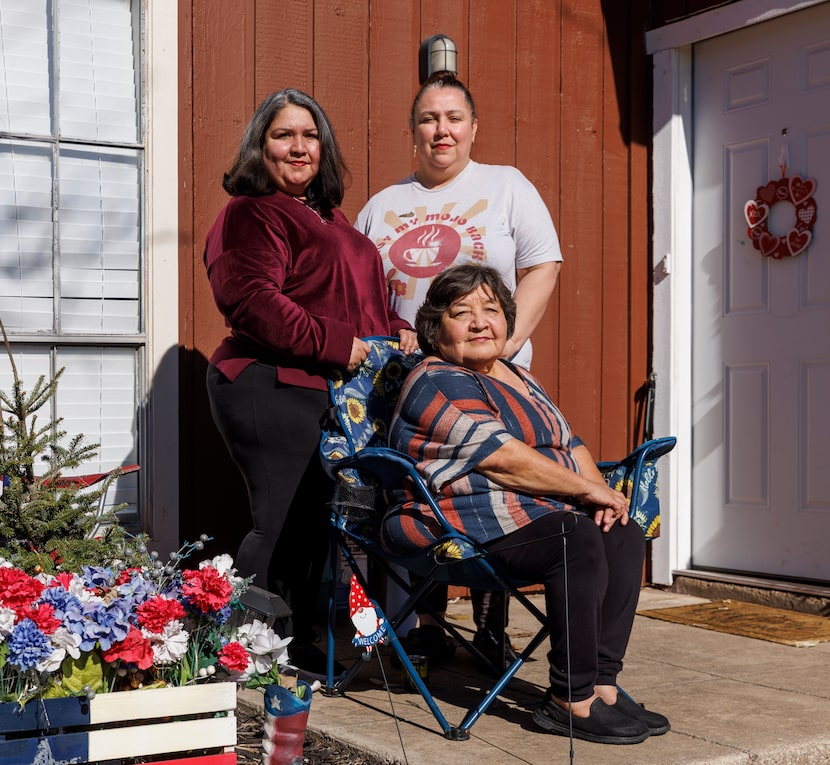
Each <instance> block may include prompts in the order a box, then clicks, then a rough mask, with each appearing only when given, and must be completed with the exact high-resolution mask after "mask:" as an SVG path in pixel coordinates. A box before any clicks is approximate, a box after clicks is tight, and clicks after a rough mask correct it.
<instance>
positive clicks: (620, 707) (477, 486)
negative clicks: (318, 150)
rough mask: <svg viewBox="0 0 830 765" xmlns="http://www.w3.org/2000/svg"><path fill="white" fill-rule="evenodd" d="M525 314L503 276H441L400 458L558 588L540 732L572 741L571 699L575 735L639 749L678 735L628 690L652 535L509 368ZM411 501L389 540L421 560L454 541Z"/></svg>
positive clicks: (553, 592) (536, 392)
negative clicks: (517, 325)
mask: <svg viewBox="0 0 830 765" xmlns="http://www.w3.org/2000/svg"><path fill="white" fill-rule="evenodd" d="M515 315H516V308H515V303H514V301H513V298H512V297H511V295H510V292H509V290H508V289H507V287H506V286H505V285H504V283H503V282H502V281H501V278H500V277H499V275H498V274H497V272H496V271H494V270H493V269H491V268H489V267H482V266H475V265H462V266H456V267H453V268H450V269H448V270H446V271H444V272H443V273H441V274H439V275H438V276H437V277H436V278H435V280H434V281H433V283H432V285H431V286H430V288H429V291H428V293H427V297H426V301H425V302H424V304H423V306H422V307H421V309H420V310H419V311H418V315H417V319H416V329H417V332H418V342H419V344H420V346H421V348H422V349H423V351H424V353H425V354H427V356H426V358H425V359H424V361H423V362H422V363H421V364H419V365H418V366H417V367H416V368H415V369H414V370H413V371H412V372H411V373H410V374H409V376H408V378H407V380H406V383H405V384H404V387H403V390H402V391H401V396H400V400H399V402H398V408H397V410H396V412H395V416H394V418H393V420H392V426H391V431H390V438H389V442H390V446H392V447H393V448H395V449H398V450H400V451H402V452H405V453H407V454H409V455H410V456H411V457H413V458H414V459H415V460H417V468H418V471H419V473H421V474H422V475H423V476H424V478H425V479H426V481H427V483H428V485H429V486H430V488H431V489H432V490H433V492H434V493H435V495H436V497H437V498H438V504H439V507H440V508H441V510H442V512H443V513H444V515H445V516H446V518H447V520H448V521H449V522H450V524H452V525H453V526H455V527H456V528H458V529H459V530H460V531H462V532H464V533H465V534H467V535H468V536H470V537H471V538H472V539H474V540H475V541H476V542H478V543H480V544H482V545H483V546H485V547H486V548H487V550H488V558H489V559H490V560H491V561H494V562H496V563H498V565H500V566H501V567H502V568H503V570H505V571H506V572H508V573H509V575H511V576H513V577H517V578H520V579H522V580H527V581H534V582H542V583H543V584H544V587H545V601H546V608H547V615H548V618H549V620H550V625H549V628H550V634H551V638H550V643H551V650H550V652H549V653H548V660H549V662H550V688H549V689H548V692H547V695H546V696H545V700H544V703H543V704H542V706H541V707H540V708H539V709H537V710H536V711H535V712H534V715H533V719H534V721H535V722H536V723H537V724H538V725H539V726H541V727H542V728H543V729H544V730H546V731H549V732H551V733H557V734H562V735H568V733H569V715H568V711H567V710H568V702H569V701H570V702H571V704H570V706H571V710H572V714H573V735H574V736H575V737H578V738H582V739H586V740H588V741H594V742H599V743H612V744H633V743H638V742H640V741H643V740H644V739H646V738H647V737H648V736H649V735H658V734H661V733H665V732H666V731H667V730H668V729H669V721H668V720H667V719H666V718H665V717H664V716H663V715H660V714H657V713H655V712H650V711H648V710H646V709H645V708H644V707H643V706H641V705H640V704H637V703H636V702H634V701H632V700H631V699H630V698H629V697H627V696H626V695H624V694H623V693H619V694H618V690H617V674H618V673H619V672H620V671H621V669H622V662H623V656H624V654H625V650H626V646H627V644H628V639H629V636H630V634H631V628H632V625H633V622H634V612H635V609H636V607H637V598H638V592H639V587H640V578H641V572H642V563H643V556H644V551H645V542H644V538H643V532H642V530H641V529H640V527H639V526H638V525H637V524H636V523H634V522H629V517H628V505H627V502H626V499H625V497H624V496H623V495H622V494H621V493H619V492H617V491H614V490H613V489H611V488H609V487H608V486H607V484H606V483H605V481H604V480H603V478H602V476H601V475H600V473H599V471H598V470H597V468H596V465H595V462H594V459H593V458H592V457H591V455H590V453H589V452H588V449H587V448H586V447H585V445H584V444H583V443H582V442H581V441H580V440H579V438H577V437H576V436H574V435H573V434H572V433H571V431H570V427H569V425H568V423H567V421H566V420H565V418H564V417H563V415H562V413H561V412H560V411H559V410H558V409H557V408H556V406H555V404H554V403H553V402H552V401H551V399H550V398H549V397H548V396H547V394H546V393H545V392H544V390H543V389H542V388H541V386H540V385H539V383H538V381H537V380H536V379H535V378H534V377H533V376H532V375H531V374H530V373H529V372H527V371H526V370H524V369H521V368H520V367H516V366H514V365H512V364H511V363H510V362H508V361H506V360H505V359H504V358H502V353H503V350H504V346H505V342H506V341H507V339H508V338H509V337H510V335H511V332H512V331H513V326H514V322H515ZM402 499H403V502H402V504H401V505H399V506H397V507H395V508H394V509H392V510H391V511H390V512H389V513H388V514H387V516H386V518H385V519H384V523H383V542H384V545H385V546H386V547H387V549H389V551H390V552H393V553H402V554H407V553H411V552H412V551H413V550H414V549H420V548H423V547H424V546H425V545H427V544H429V543H430V542H431V541H433V540H434V539H436V538H437V537H440V536H441V535H442V533H443V532H442V529H441V527H440V526H439V524H438V523H437V522H436V521H435V519H434V517H433V516H432V515H431V513H430V512H429V509H428V508H427V507H426V505H424V504H423V503H419V502H418V500H417V498H416V496H415V495H414V494H412V493H409V491H408V490H407V489H405V490H404V493H403V496H402ZM563 533H564V534H566V535H567V582H568V597H567V602H566V598H565V596H564V592H565V587H564V584H565V579H564V577H565V576H566V574H565V571H564V568H563V563H564V561H563V557H564V553H563V545H562V543H561V537H562V535H563ZM566 608H568V609H569V613H570V616H569V620H568V621H566ZM566 623H570V625H571V635H570V682H569V678H568V673H569V668H568V661H567V657H568V648H567V641H566V634H565V624H566ZM569 687H570V698H569Z"/></svg>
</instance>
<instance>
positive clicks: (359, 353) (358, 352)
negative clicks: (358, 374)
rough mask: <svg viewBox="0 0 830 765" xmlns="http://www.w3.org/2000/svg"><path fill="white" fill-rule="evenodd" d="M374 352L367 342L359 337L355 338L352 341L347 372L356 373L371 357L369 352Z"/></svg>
mask: <svg viewBox="0 0 830 765" xmlns="http://www.w3.org/2000/svg"><path fill="white" fill-rule="evenodd" d="M370 350H372V346H371V345H369V343H367V342H366V341H365V340H361V339H360V338H359V337H355V338H353V339H352V353H351V356H349V363H348V364H347V365H346V371H347V372H354V371H355V369H357V368H358V367H359V366H360V365H361V364H362V363H363V362H364V361H366V358H367V357H368V356H369V351H370Z"/></svg>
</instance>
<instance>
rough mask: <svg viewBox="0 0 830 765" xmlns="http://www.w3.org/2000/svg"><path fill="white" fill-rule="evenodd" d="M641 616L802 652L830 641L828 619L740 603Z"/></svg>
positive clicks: (718, 603) (645, 612) (663, 610)
mask: <svg viewBox="0 0 830 765" xmlns="http://www.w3.org/2000/svg"><path fill="white" fill-rule="evenodd" d="M637 613H638V614H639V615H640V616H648V617H649V618H651V619H662V620H663V621H667V622H674V623H676V624H686V625H688V626H690V627H701V628H702V629H705V630H715V631H716V632H726V633H729V634H730V635H740V636H741V637H748V638H756V639H757V640H769V641H771V642H773V643H783V644H784V645H791V646H796V647H798V648H804V647H809V646H813V645H816V644H817V643H821V642H823V641H826V640H830V619H828V618H826V617H823V616H814V615H812V614H802V613H799V612H797V611H787V610H786V609H783V608H771V607H770V606H759V605H756V604H755V603H744V602H742V601H739V600H715V601H712V602H711V603H697V604H695V605H693V606H677V607H675V608H653V609H648V610H642V611H637Z"/></svg>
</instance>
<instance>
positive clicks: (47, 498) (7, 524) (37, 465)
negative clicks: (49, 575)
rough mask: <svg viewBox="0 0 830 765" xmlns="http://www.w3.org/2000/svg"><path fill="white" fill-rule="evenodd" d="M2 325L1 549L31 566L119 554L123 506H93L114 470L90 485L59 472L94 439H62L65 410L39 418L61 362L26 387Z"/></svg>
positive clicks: (97, 561)
mask: <svg viewBox="0 0 830 765" xmlns="http://www.w3.org/2000/svg"><path fill="white" fill-rule="evenodd" d="M0 330H2V333H3V342H4V344H5V347H6V352H7V354H8V357H9V361H10V362H11V369H12V375H13V385H12V390H11V392H9V393H7V392H6V391H0V476H2V477H3V486H2V494H0V557H2V558H4V559H6V560H7V561H9V562H10V563H13V564H14V565H15V566H18V567H20V568H22V569H24V570H26V571H27V572H29V573H39V572H41V571H45V572H51V571H57V570H72V571H80V568H81V567H82V566H84V565H95V566H107V565H110V564H111V563H113V562H114V561H116V560H123V558H124V553H125V546H124V543H125V538H124V537H125V532H124V530H123V529H122V528H121V526H120V525H119V523H118V519H117V516H116V515H115V514H116V512H117V511H118V510H120V509H121V507H123V506H119V507H116V508H113V509H112V510H111V511H109V512H106V513H104V514H103V515H100V514H99V507H100V501H101V498H102V497H103V496H104V495H105V494H106V491H107V489H108V488H109V486H110V485H111V484H112V482H113V481H114V480H115V479H116V478H117V477H118V475H119V471H118V470H115V471H114V472H113V473H111V474H110V475H108V476H107V477H106V478H105V479H103V480H102V481H101V482H100V483H97V484H96V485H95V486H94V487H87V486H85V485H84V484H83V483H81V482H78V481H73V480H72V479H71V478H70V477H66V476H64V472H65V471H67V470H74V469H75V468H77V467H79V466H80V465H81V464H82V463H83V462H85V461H86V460H90V459H93V458H95V457H96V456H97V449H98V447H99V446H100V444H87V443H85V441H84V436H83V434H80V435H77V436H74V437H72V438H70V439H69V440H68V443H66V445H64V443H65V442H66V436H67V434H66V431H64V430H61V428H60V425H61V422H62V419H63V418H57V419H54V420H53V419H52V418H51V416H50V417H49V418H48V419H47V421H46V422H45V423H44V424H41V422H40V421H39V420H38V415H37V413H38V411H39V410H41V409H42V408H43V407H44V406H46V405H47V404H49V402H50V401H51V400H52V398H53V397H54V395H55V392H56V391H57V388H58V381H59V379H60V376H61V374H62V373H63V369H60V370H59V371H58V372H57V374H55V375H54V377H52V378H51V379H50V380H47V379H46V377H45V376H44V375H41V376H40V377H39V378H38V380H37V382H36V383H35V385H34V387H33V388H32V390H31V392H29V391H26V390H25V389H24V387H23V382H22V381H21V379H20V378H19V376H18V373H17V367H16V366H15V363H14V357H13V355H12V351H11V346H10V344H9V340H8V337H7V336H6V330H5V327H3V323H2V321H0ZM97 530H100V533H98V531H97ZM93 534H94V535H95V537H94V538H93Z"/></svg>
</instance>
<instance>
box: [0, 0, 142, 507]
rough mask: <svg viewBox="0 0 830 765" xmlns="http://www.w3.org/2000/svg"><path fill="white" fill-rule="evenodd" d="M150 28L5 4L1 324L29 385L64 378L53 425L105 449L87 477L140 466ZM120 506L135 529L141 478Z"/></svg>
mask: <svg viewBox="0 0 830 765" xmlns="http://www.w3.org/2000/svg"><path fill="white" fill-rule="evenodd" d="M140 20H141V19H140V8H139V7H138V0H136V2H131V0H0V319H1V320H2V322H3V325H4V327H5V329H6V332H7V333H8V335H9V339H10V341H11V343H12V349H13V353H14V355H15V360H16V364H17V369H18V372H19V373H20V374H21V377H22V378H23V381H24V384H25V383H28V384H29V385H30V386H31V385H32V384H34V381H35V380H36V379H37V376H38V375H39V374H47V375H49V374H53V373H54V372H55V370H57V369H60V368H64V369H65V371H64V374H63V376H62V378H61V381H60V384H59V387H58V394H57V396H56V399H55V401H54V404H53V411H52V412H50V413H49V414H51V415H52V416H60V417H63V418H64V419H63V423H62V424H61V427H62V429H64V430H66V431H67V432H68V433H69V434H70V435H74V434H76V433H83V434H84V435H85V437H86V438H87V440H89V441H90V442H93V443H100V444H101V446H100V448H99V450H98V451H99V455H98V461H97V462H96V463H89V464H87V465H85V466H84V469H83V470H81V471H78V472H90V473H94V472H103V471H106V470H109V469H111V468H113V467H116V466H118V465H122V464H130V463H133V462H140V459H139V438H140V435H141V432H142V427H141V423H142V420H143V417H142V413H141V407H140V402H142V401H143V387H144V386H143V382H142V381H141V379H140V369H141V368H142V365H141V363H140V361H141V355H142V353H143V351H144V347H145V335H144V319H143V291H144V290H143V284H144V273H143V268H144V264H143V252H142V209H141V206H142V178H143V160H144V147H143V143H142V131H141V114H140V111H139V109H140V104H141V98H140V97H139V95H140V77H139V72H140V58H139V51H140V45H139V42H140V39H141V36H140ZM10 383H11V368H10V364H9V361H8V358H6V354H5V352H3V353H2V354H0V388H2V389H3V390H8V389H9V387H10ZM40 419H41V421H42V420H43V419H44V414H43V413H42V414H41V417H40ZM112 493H113V497H112V498H111V500H110V501H111V502H120V501H128V502H129V503H130V505H131V512H130V513H127V514H125V516H124V517H125V521H127V522H129V521H130V520H131V519H132V520H135V519H136V516H135V513H136V512H137V508H138V495H137V493H138V480H137V477H136V475H130V476H125V477H123V478H121V479H120V480H119V482H118V485H117V488H116V489H115V490H114V491H113V492H112Z"/></svg>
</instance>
